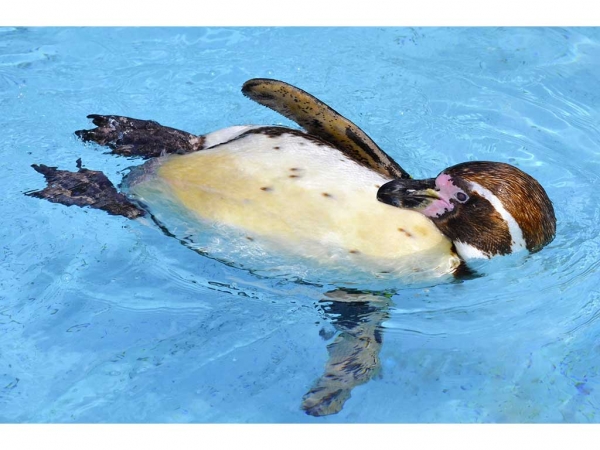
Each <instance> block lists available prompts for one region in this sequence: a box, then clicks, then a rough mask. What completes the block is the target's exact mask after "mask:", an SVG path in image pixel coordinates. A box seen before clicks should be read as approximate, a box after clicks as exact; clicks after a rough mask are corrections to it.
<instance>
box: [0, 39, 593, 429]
mask: <svg viewBox="0 0 600 450" xmlns="http://www.w3.org/2000/svg"><path fill="white" fill-rule="evenodd" d="M599 73H600V29H585V28H576V29H545V28H501V29H495V28H485V29H478V28H469V29H443V28H442V29H440V28H426V29H408V28H384V29H376V28H315V29H311V28H270V29H266V28H211V29H207V28H198V29H187V28H181V29H171V28H160V29H157V28H141V29H135V28H110V29H101V28H88V29H77V28H68V29H61V28H33V29H21V28H4V29H0V132H1V137H0V155H1V158H0V179H1V180H2V183H1V184H0V186H2V200H1V201H0V217H1V218H2V227H1V229H0V248H1V250H0V421H1V422H52V423H57V422H211V423H213V422H308V423H334V422H351V423H353V422H578V423H579V422H600V380H599V375H600V374H599V370H600V367H599V363H598V361H600V345H599V343H598V335H599V334H600V320H598V318H599V317H600V288H599V283H598V281H599V267H600V263H599V261H600V237H599V234H600V201H599V200H598V195H597V194H596V192H597V189H598V185H599V181H600V132H599V124H600V76H599V75H598V74H599ZM253 77H270V78H278V79H282V80H285V81H287V82H290V83H292V84H295V85H297V86H299V87H301V88H303V89H305V90H307V91H309V92H311V93H313V94H314V95H316V96H317V97H319V98H321V99H323V100H324V101H326V102H327V103H328V104H330V105H331V106H332V107H333V108H335V109H336V110H337V111H339V112H340V113H342V114H343V115H345V116H346V117H348V118H350V119H351V120H353V121H355V122H356V123H357V124H358V125H359V126H360V127H362V128H363V129H364V130H365V131H366V132H367V133H368V134H369V135H370V136H371V137H372V138H373V139H374V140H375V141H376V142H377V143H378V144H379V145H380V146H381V147H382V148H384V149H385V150H386V151H387V152H388V153H389V154H390V155H391V156H392V157H393V158H395V159H396V160H397V161H398V162H399V163H400V164H401V165H402V166H403V167H404V168H405V169H407V170H408V171H409V172H410V173H412V174H413V175H414V176H415V177H430V176H433V175H435V174H437V173H438V172H439V171H441V170H442V169H443V168H445V167H447V166H450V165H453V164H456V163H459V162H462V161H467V160H479V159H484V160H495V161H504V162H509V163H512V164H514V165H516V166H518V167H519V168H521V169H523V170H525V171H526V172H528V173H530V174H531V175H533V176H534V177H535V178H536V179H538V180H539V181H540V183H541V184H542V185H543V186H544V187H545V188H546V190H547V192H548V194H549V196H550V198H551V199H552V200H553V202H554V207H555V209H556V215H557V220H558V231H557V236H556V239H555V240H554V242H553V243H552V244H550V245H549V246H548V247H546V248H545V249H544V250H543V251H541V252H540V253H537V254H534V255H531V256H524V255H522V256H519V257H516V258H509V259H506V260H502V261H500V262H496V261H494V262H492V263H489V264H484V265H482V266H481V267H479V270H480V271H481V273H483V274H484V276H482V277H480V278H476V279H474V280H469V281H466V282H463V283H446V284H441V285H437V286H425V287H423V286H418V287H414V286H412V287H411V286H395V289H394V292H395V293H394V294H393V295H392V297H391V301H392V306H391V307H390V310H389V313H388V314H389V317H388V319H387V320H386V321H385V322H384V323H383V325H382V326H383V341H384V343H383V347H382V349H381V354H380V357H381V365H382V369H381V372H380V374H379V375H378V376H377V377H375V378H374V379H373V380H371V381H370V382H368V383H366V384H363V385H361V386H358V387H356V388H355V389H354V390H353V391H352V397H351V398H350V399H349V400H348V401H347V402H346V404H345V406H344V409H343V410H342V411H341V412H340V413H338V414H336V415H332V416H327V417H321V418H315V417H311V416H308V415H306V414H305V413H304V412H303V411H302V410H301V409H300V404H301V400H302V396H303V395H304V394H305V393H306V392H307V390H308V389H309V388H310V387H311V386H312V384H313V383H314V382H315V380H316V379H317V378H318V377H319V376H320V375H321V374H322V373H323V368H324V365H325V362H326V360H327V349H326V347H327V344H328V343H330V342H331V341H332V340H333V339H334V333H335V329H334V327H333V325H332V324H331V317H330V316H328V315H326V314H325V313H324V312H323V307H322V305H321V304H320V303H319V300H321V299H322V298H323V295H324V293H326V292H328V291H331V290H332V289H335V286H332V285H329V284H327V280H320V281H321V282H320V283H317V284H305V283H301V282H298V280H296V279H285V278H282V277H277V278H269V277H265V276H259V275H256V274H253V273H252V272H251V271H248V270H245V269H240V268H236V267H235V266H231V265H227V264H224V263H222V262H219V261H216V260H213V259H211V258H208V257H205V256H202V255H199V254H197V253H195V252H193V251H191V250H189V249H188V248H186V247H185V246H182V245H181V244H180V242H179V241H177V240H176V239H173V238H169V237H167V236H165V235H164V234H163V233H162V232H161V231H160V230H158V229H157V228H156V227H152V226H146V225H143V224H141V223H139V222H134V221H129V220H127V219H124V218H116V217H110V216H108V215H107V214H105V213H103V212H102V211H97V210H82V209H80V208H75V207H70V208H67V207H64V206H62V205H56V204H50V203H48V202H44V201H41V200H38V199H34V198H30V197H26V196H24V195H23V193H24V192H26V191H29V190H32V189H39V188H41V187H43V179H42V177H41V176H40V175H39V174H37V173H35V172H34V171H33V170H32V169H31V168H30V165H31V164H33V163H44V164H49V165H56V166H59V167H60V168H63V169H70V170H74V169H75V160H76V159H77V158H79V157H82V159H83V162H84V164H85V166H86V167H88V168H92V169H96V170H102V171H104V172H105V173H106V174H107V175H108V176H109V178H111V180H113V182H114V183H118V182H119V181H120V179H121V177H122V176H123V174H124V173H126V168H127V167H130V166H132V165H135V164H139V161H136V160H127V159H124V158H117V157H111V156H109V155H106V154H105V153H104V151H103V150H101V149H100V148H98V147H95V146H92V145H87V146H86V145H84V144H82V143H81V142H79V141H78V139H76V137H75V136H74V135H73V131H74V130H77V129H81V128H85V127H87V126H88V121H87V119H86V118H85V117H86V115H87V114H90V113H100V114H102V113H105V114H122V115H127V116H130V117H136V118H142V119H144V118H145V119H154V120H157V121H159V122H160V123H162V124H165V125H169V126H172V127H176V128H180V129H184V130H187V131H191V132H197V133H203V132H209V131H213V130H216V129H219V128H223V127H226V126H230V125H235V124H247V123H259V124H260V123H267V124H268V123H282V124H286V125H289V124H290V122H289V121H287V120H286V119H284V118H282V117H280V116H278V115H277V114H276V113H274V112H272V111H270V110H268V109H267V108H264V107H261V106H259V105H257V104H255V103H253V102H251V101H250V100H248V99H246V98H244V97H243V96H242V95H241V93H240V91H239V90H240V87H241V85H242V83H243V82H244V81H245V80H247V79H249V78H253ZM297 269H298V270H301V268H297ZM386 288H389V286H387V287H386ZM372 289H373V290H377V289H378V286H377V283H376V282H375V281H374V282H373V286H372Z"/></svg>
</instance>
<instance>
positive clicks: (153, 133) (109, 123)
mask: <svg viewBox="0 0 600 450" xmlns="http://www.w3.org/2000/svg"><path fill="white" fill-rule="evenodd" d="M87 117H88V118H89V119H92V122H93V123H94V125H96V128H94V129H91V130H78V131H76V132H75V134H76V135H77V136H78V137H80V138H81V139H82V140H84V141H86V142H89V141H91V142H96V143H97V144H100V145H104V146H107V147H109V148H110V149H112V151H111V153H113V154H115V155H122V156H141V157H142V158H154V157H157V156H161V155H163V154H167V153H177V154H184V153H190V152H195V151H197V150H200V149H201V148H202V145H203V143H204V137H202V136H195V135H193V134H190V133H186V132H185V131H181V130H176V129H175V128H170V127H165V126H163V125H161V124H159V123H158V122H154V121H153V120H139V119H132V118H130V117H122V116H102V115H98V114H90V115H89V116H87Z"/></svg>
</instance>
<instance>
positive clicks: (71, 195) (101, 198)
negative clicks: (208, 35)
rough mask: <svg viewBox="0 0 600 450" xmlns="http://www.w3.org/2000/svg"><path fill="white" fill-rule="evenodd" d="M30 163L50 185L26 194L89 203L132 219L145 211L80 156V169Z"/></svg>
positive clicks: (54, 200)
mask: <svg viewBox="0 0 600 450" xmlns="http://www.w3.org/2000/svg"><path fill="white" fill-rule="evenodd" d="M31 167H33V168H34V169H35V170H36V171H37V172H39V173H41V174H42V175H44V177H45V178H46V183H47V186H46V188H45V189H42V190H39V191H32V192H26V193H25V195H28V196H30V197H36V198H43V199H46V200H48V201H50V202H53V203H61V204H63V205H66V206H71V205H76V206H80V207H83V206H89V207H91V208H95V209H102V210H104V211H106V212H108V213H109V214H112V215H116V216H124V217H127V218H129V219H135V218H136V217H140V216H143V215H144V211H143V210H142V209H140V208H138V207H137V206H136V205H134V204H133V203H131V202H130V201H129V200H128V199H127V197H125V195H123V194H122V193H120V192H118V191H117V189H116V188H115V186H114V185H113V184H112V183H111V181H110V180H109V179H108V178H107V177H106V175H104V174H103V173H102V172H99V171H97V170H88V169H84V168H82V167H81V159H78V160H77V168H78V169H79V171H77V172H69V171H68V170H58V169H57V168H56V167H49V166H46V165H44V164H33V165H32V166H31Z"/></svg>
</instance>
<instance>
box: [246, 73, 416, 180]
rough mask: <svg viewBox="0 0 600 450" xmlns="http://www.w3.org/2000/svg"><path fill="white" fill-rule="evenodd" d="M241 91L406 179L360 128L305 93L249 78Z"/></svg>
mask: <svg viewBox="0 0 600 450" xmlns="http://www.w3.org/2000/svg"><path fill="white" fill-rule="evenodd" d="M242 93H243V94H244V95H245V96H247V97H249V98H251V99H252V100H254V101H256V102H258V103H260V104H261V105H264V106H267V107H269V108H271V109H273V110H275V111H277V112H278V113H280V114H282V115H283V116H285V117H287V118H288V119H290V120H293V121H294V122H296V123H297V124H298V125H300V126H301V127H302V128H304V129H305V130H306V131H308V132H309V133H310V134H312V135H315V136H318V137H320V138H321V139H323V140H325V141H327V142H329V143H330V144H332V145H333V146H334V147H335V148H337V149H339V150H340V151H342V152H343V153H344V154H345V155H346V156H348V157H349V158H351V159H353V160H354V161H356V162H357V163H359V164H361V165H363V166H366V167H369V168H371V169H373V170H375V171H376V172H378V173H380V174H382V175H384V176H387V177H390V178H410V175H409V174H408V173H407V172H406V171H405V170H404V169H403V168H402V167H400V165H399V164H398V163H396V162H395V161H394V160H393V159H392V158H390V157H389V156H388V155H387V154H386V153H385V152H384V151H383V150H382V149H381V148H379V146H378V145H377V144H376V143H375V142H373V140H372V139H371V138H370V137H369V136H367V134H366V133H365V132H364V131H362V130H361V129H360V128H359V127H357V126H356V125H355V124H354V123H352V122H350V121H349V120H348V119H346V118H345V117H343V116H342V115H341V114H339V113H338V112H337V111H335V110H333V109H332V108H330V107H329V106H327V105H326V104H325V103H323V102H322V101H321V100H319V99H318V98H316V97H314V96H312V95H311V94H309V93H308V92H305V91H303V90H302V89H299V88H297V87H295V86H292V85H290V84H288V83H284V82H283V81H278V80H271V79H268V78H253V79H251V80H248V81H246V82H245V83H244V85H243V87H242Z"/></svg>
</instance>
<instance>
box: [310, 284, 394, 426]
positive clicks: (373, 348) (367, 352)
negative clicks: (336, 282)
mask: <svg viewBox="0 0 600 450" xmlns="http://www.w3.org/2000/svg"><path fill="white" fill-rule="evenodd" d="M326 297H327V298H326V299H325V300H323V301H324V302H327V304H326V306H325V308H324V310H325V312H326V313H327V314H328V315H334V316H335V318H333V320H332V323H333V325H334V326H335V328H336V329H337V330H338V331H340V334H339V335H338V336H336V338H335V339H334V341H333V342H332V343H331V344H329V345H328V346H327V351H328V352H329V359H328V360H327V363H326V365H325V373H324V374H323V375H322V376H321V378H319V379H318V380H317V382H316V383H315V384H314V385H313V387H312V388H311V389H310V391H308V392H307V393H306V395H305V396H304V399H303V402H302V409H304V410H305V411H306V413H307V414H310V415H312V416H326V415H329V414H335V413H338V412H340V411H341V409H342V407H343V405H344V403H345V402H346V400H348V399H349V398H350V392H351V390H352V389H353V388H354V387H356V386H358V385H360V384H363V383H366V382H367V381H369V380H370V379H371V378H373V376H374V375H376V374H377V373H378V371H379V369H380V362H379V351H380V350H381V344H382V332H381V324H382V322H383V321H384V320H386V319H387V318H388V308H389V305H390V300H389V298H388V297H387V296H386V295H383V294H378V295H374V294H365V293H361V292H351V291H347V290H341V289H340V290H336V291H332V292H328V293H327V294H326Z"/></svg>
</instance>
